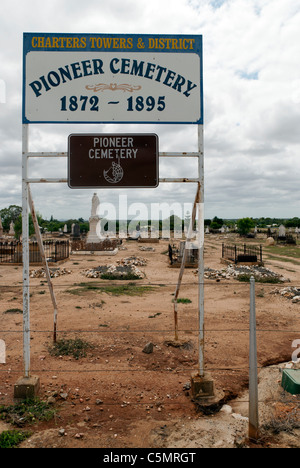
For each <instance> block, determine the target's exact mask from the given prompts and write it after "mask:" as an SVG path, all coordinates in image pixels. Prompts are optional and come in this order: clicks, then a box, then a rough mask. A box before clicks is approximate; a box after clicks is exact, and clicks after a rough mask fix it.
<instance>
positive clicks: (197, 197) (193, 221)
mask: <svg viewBox="0 0 300 468" xmlns="http://www.w3.org/2000/svg"><path fill="white" fill-rule="evenodd" d="M199 194H200V184H198V188H197V193H196V197H195V201H194V205H193V212H192V217H191V220H190V225H189V229H188V233H187V236H186V240H185V246H184V250H183V255H182V261H181V266H180V272H179V278H178V282H177V286H176V291H175V295H174V322H175V341H178V312H177V299H178V295H179V290H180V286H181V282H182V277H183V273H184V268H185V263H186V255H187V250H188V249H187V244H188V243H189V242H190V241H191V238H192V232H193V229H194V224H195V220H196V214H197V204H198V203H199Z"/></svg>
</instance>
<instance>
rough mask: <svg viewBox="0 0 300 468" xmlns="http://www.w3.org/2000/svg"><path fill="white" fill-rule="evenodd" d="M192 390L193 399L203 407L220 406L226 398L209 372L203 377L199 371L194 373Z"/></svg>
mask: <svg viewBox="0 0 300 468" xmlns="http://www.w3.org/2000/svg"><path fill="white" fill-rule="evenodd" d="M191 391H192V398H193V400H194V401H195V402H196V403H197V405H198V407H199V408H202V409H205V408H207V409H209V408H213V407H218V406H219V405H220V403H221V402H222V400H223V398H224V393H223V391H220V390H217V389H216V388H215V383H214V380H213V378H212V377H211V375H210V374H209V373H205V375H204V376H203V377H200V375H199V373H194V374H192V376H191Z"/></svg>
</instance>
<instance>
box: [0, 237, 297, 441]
mask: <svg viewBox="0 0 300 468" xmlns="http://www.w3.org/2000/svg"><path fill="white" fill-rule="evenodd" d="M65 236H67V237H66V239H65V241H66V240H69V236H70V239H71V236H72V233H71V234H65ZM84 237H85V239H86V238H87V235H86V236H84ZM94 240H95V239H94ZM266 240H267V233H265V234H259V235H258V239H256V242H257V246H258V252H260V246H262V251H263V255H264V266H262V265H247V264H244V265H243V264H235V263H234V262H232V263H231V264H229V265H228V266H227V267H224V264H223V262H222V255H221V253H222V248H223V245H224V243H225V242H226V243H230V245H235V244H238V243H239V236H238V234H236V233H228V232H224V233H219V234H217V235H214V236H213V237H211V236H210V235H209V234H206V236H205V252H204V256H205V267H206V268H205V276H204V281H205V287H204V290H205V310H206V315H205V316H206V334H205V363H206V367H207V368H208V369H209V372H210V373H211V374H212V376H213V380H214V385H215V388H216V391H219V390H221V391H222V394H223V397H222V399H221V401H220V404H219V405H218V407H217V408H215V409H214V415H213V416H209V415H206V413H205V411H204V409H203V408H201V409H200V408H199V407H198V404H197V403H195V402H194V400H193V396H192V390H191V375H192V373H193V372H194V370H195V368H197V307H196V304H197V288H196V279H197V268H198V266H197V262H194V263H193V265H191V267H190V268H187V269H186V270H185V272H184V276H183V281H182V285H181V289H180V294H179V300H178V322H179V330H178V333H179V341H178V343H179V345H178V346H174V345H173V343H174V323H173V298H174V291H175V287H176V284H177V280H178V269H176V268H172V265H171V264H170V258H169V246H170V245H177V244H178V241H176V240H175V239H173V238H172V233H171V238H170V239H162V238H160V239H159V243H157V244H156V245H155V248H153V247H152V244H150V243H149V245H147V243H144V244H143V245H142V246H141V244H140V243H139V240H138V239H136V240H129V239H122V244H120V245H119V248H118V251H117V253H116V255H115V256H114V257H113V261H112V258H110V257H109V256H95V255H93V254H92V253H89V254H85V255H77V254H76V253H74V252H72V250H71V249H70V255H69V256H68V257H67V258H66V259H65V261H64V262H63V264H62V265H60V266H58V267H57V268H53V267H51V268H50V271H51V279H52V282H53V287H54V291H55V293H56V297H57V303H58V321H57V345H59V344H63V343H64V344H65V345H66V344H67V342H68V341H70V342H71V341H72V340H73V342H74V343H79V339H80V340H81V342H82V344H84V345H85V346H86V347H85V348H84V349H83V350H82V352H81V354H80V355H78V356H77V355H76V356H77V357H73V356H72V354H71V353H70V354H67V355H64V354H63V351H62V350H61V351H59V355H57V356H55V354H53V352H52V350H53V349H54V342H53V339H52V333H51V329H52V327H53V316H52V311H51V300H50V295H49V291H48V289H47V283H46V275H45V271H44V270H43V268H42V267H40V266H32V267H30V281H31V320H32V340H31V354H32V369H33V370H34V372H33V374H34V375H38V376H39V379H40V389H39V393H38V394H39V397H40V398H42V400H44V401H46V402H49V404H51V408H52V409H53V410H54V409H55V411H57V412H58V414H59V420H58V421H59V422H55V420H50V421H49V422H48V423H45V422H44V423H43V428H42V427H41V429H39V428H38V427H39V426H37V427H35V429H34V434H33V435H32V437H31V438H30V439H29V440H27V441H25V442H23V443H22V446H23V445H24V446H25V447H26V446H27V447H31V446H34V447H39V446H41V447H42V446H45V447H47V446H53V445H55V446H58V447H85V446H89V447H93V446H95V447H96V446H103V447H104V446H105V447H108V446H109V447H148V446H154V447H162V446H165V444H168V446H170V445H171V446H172V447H175V448H176V447H180V446H181V447H182V446H187V445H188V444H192V445H193V444H195V446H198V445H199V446H200V447H201V444H204V445H205V446H211V447H213V446H214V440H215V439H214V437H213V434H212V433H211V432H210V430H209V429H206V436H205V437H203V435H201V436H200V433H198V431H199V430H203V429H204V428H205V427H206V426H205V425H206V424H209V420H210V418H211V417H213V418H214V426H213V428H214V433H215V431H218V433H219V435H220V438H221V440H222V433H223V434H224V438H225V433H226V437H227V439H226V440H227V442H224V443H223V445H224V446H236V444H244V443H245V434H247V424H248V423H247V415H248V407H247V405H245V403H243V402H244V401H247V400H248V395H247V382H248V330H247V324H248V320H249V317H248V315H249V312H248V309H249V282H243V281H240V280H239V275H244V274H246V273H248V281H249V274H253V275H255V277H256V279H257V284H256V308H257V333H258V363H259V376H260V387H259V388H260V406H259V408H260V424H261V428H262V431H265V432H264V434H265V435H264V437H267V440H268V443H269V444H271V445H272V444H275V443H276V445H280V440H281V436H282V434H283V433H280V432H279V434H277V435H274V434H273V433H272V432H271V433H270V431H269V430H267V429H266V428H267V427H268V424H270V421H271V419H272V418H279V419H278V420H284V418H285V417H286V415H287V414H288V415H289V421H294V423H291V424H294V427H297V422H296V421H297V418H298V420H299V416H297V414H298V413H297V411H298V410H297V407H298V406H297V405H298V404H299V395H298V396H297V395H296V396H292V395H291V394H290V393H289V392H288V391H287V390H284V389H283V387H282V385H281V380H282V376H283V375H284V376H286V373H285V369H289V368H293V362H292V360H291V356H292V352H293V351H294V350H293V349H292V348H291V344H292V343H293V341H294V340H295V339H297V337H298V335H297V334H295V333H294V332H293V331H292V330H293V329H295V330H299V327H300V322H299V320H300V316H299V301H298V299H297V297H298V296H299V283H298V280H299V272H300V261H299V255H298V256H293V257H290V256H285V255H284V253H282V254H281V255H278V254H276V256H275V255H272V248H273V249H274V248H276V246H269V247H268V246H267V245H266ZM101 242H102V241H101ZM183 242H184V241H183ZM179 245H180V243H179ZM245 245H246V247H249V248H250V247H251V245H253V239H247V240H245ZM282 248H283V247H281V249H282ZM297 248H299V247H298V246H297ZM191 252H192V250H191ZM276 252H277V250H276ZM282 252H283V251H282ZM287 252H288V251H287ZM179 253H180V251H179ZM288 255H290V254H288ZM124 269H125V270H126V271H125V270H124ZM129 270H130V271H131V272H132V273H135V278H134V279H124V278H126V276H124V273H128V271H129ZM4 271H5V274H4ZM118 274H119V275H120V276H119V278H117V276H116V275H118ZM0 275H1V277H0V281H1V283H2V284H3V285H10V287H8V286H6V287H5V288H4V289H2V302H1V310H0V314H1V316H2V317H3V318H4V317H5V330H7V333H5V334H4V337H3V338H5V342H6V347H7V355H8V361H9V364H6V365H3V369H4V372H5V379H3V380H2V381H1V383H0V407H1V405H9V404H12V403H13V393H14V386H15V384H16V376H17V375H20V374H22V366H23V363H22V326H21V325H22V324H21V322H22V321H21V320H20V317H19V315H18V313H17V312H8V311H9V310H16V311H17V310H18V309H21V308H22V287H21V286H20V281H21V275H22V272H21V267H19V268H17V269H15V266H13V265H11V266H9V265H2V266H1V265H0ZM106 275H108V276H106ZM109 275H114V276H113V277H112V276H109ZM122 275H123V278H122ZM260 277H261V278H262V281H261V282H260ZM105 278H109V279H105ZM112 278H114V279H112ZM274 279H276V281H274ZM277 280H278V281H277ZM274 282H277V283H278V284H276V285H275V286H276V287H275V288H274ZM291 324H293V326H291ZM10 330H14V334H11V333H10ZM266 330H267V331H266ZM180 343H181V344H180ZM74 356H75V354H74ZM286 366H287V367H286ZM280 369H281V370H282V371H280ZM288 375H289V374H288ZM285 378H286V377H285ZM284 382H285V381H284ZM284 385H286V386H287V389H289V388H293V389H294V388H297V385H296V387H295V385H293V386H292V387H291V386H290V383H289V382H288V383H287V384H286V383H285V384H284ZM297 402H298V403H297ZM203 411H204V412H203ZM183 418H184V427H183V423H182V421H183ZM293 418H294V419H293ZM196 421H198V422H197V424H198V429H197V428H196ZM162 428H164V429H162ZM200 428H202V429H200ZM286 437H287V438H288V441H289V442H286V440H287V439H286ZM293 437H294V436H293V431H291V433H290V435H285V439H284V440H285V443H290V444H293V443H294V442H293V440H294V439H293ZM275 441H276V442H275ZM260 443H261V444H262V442H260ZM183 444H185V445H183ZM197 444H198V445H197Z"/></svg>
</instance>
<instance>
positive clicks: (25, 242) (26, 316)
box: [22, 124, 30, 378]
mask: <svg viewBox="0 0 300 468" xmlns="http://www.w3.org/2000/svg"><path fill="white" fill-rule="evenodd" d="M27 153H28V125H25V124H24V125H23V127H22V249H23V357H24V376H25V377H28V378H29V377H30V309H29V222H28V182H27V170H28V159H27Z"/></svg>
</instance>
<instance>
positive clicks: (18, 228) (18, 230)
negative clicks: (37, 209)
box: [14, 213, 35, 239]
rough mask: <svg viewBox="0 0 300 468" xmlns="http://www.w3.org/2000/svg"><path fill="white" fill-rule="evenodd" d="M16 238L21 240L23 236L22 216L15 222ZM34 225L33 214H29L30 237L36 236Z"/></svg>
mask: <svg viewBox="0 0 300 468" xmlns="http://www.w3.org/2000/svg"><path fill="white" fill-rule="evenodd" d="M14 229H15V238H16V239H20V237H21V234H22V215H19V216H18V218H17V219H16V221H15V228H14ZM34 232H35V230H34V224H33V221H32V216H31V213H29V236H32V235H33V234H34Z"/></svg>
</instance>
